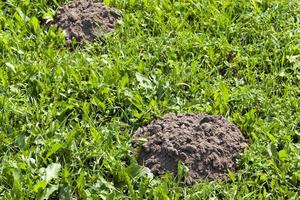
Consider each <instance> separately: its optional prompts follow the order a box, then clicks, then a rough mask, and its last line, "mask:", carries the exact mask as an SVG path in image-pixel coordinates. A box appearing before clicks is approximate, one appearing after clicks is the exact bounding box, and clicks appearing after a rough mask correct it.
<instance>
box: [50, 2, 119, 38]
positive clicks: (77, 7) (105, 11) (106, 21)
mask: <svg viewBox="0 0 300 200" xmlns="http://www.w3.org/2000/svg"><path fill="white" fill-rule="evenodd" d="M120 17H121V15H120V12H119V11H118V10H116V9H113V8H108V7H106V6H105V5H104V4H103V3H101V2H98V1H94V0H75V1H73V2H70V3H67V4H64V5H63V6H62V7H61V8H60V9H59V10H58V11H57V13H56V15H55V21H56V24H57V25H58V26H59V27H61V28H62V30H63V31H64V32H65V33H66V40H67V42H68V43H71V42H72V40H73V38H76V41H82V40H88V41H93V40H94V39H95V38H97V37H100V36H101V35H103V34H104V33H105V32H110V31H113V30H114V28H115V26H116V23H117V20H118V19H119V18H120Z"/></svg>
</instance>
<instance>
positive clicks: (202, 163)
mask: <svg viewBox="0 0 300 200" xmlns="http://www.w3.org/2000/svg"><path fill="white" fill-rule="evenodd" d="M141 137H146V138H147V142H145V143H144V144H143V145H142V148H141V152H140V154H139V156H138V162H139V164H141V165H144V166H146V167H148V168H149V169H150V170H151V171H152V172H153V173H154V174H156V175H161V174H163V173H164V172H165V171H166V170H168V171H170V172H173V173H174V174H176V173H177V163H178V161H179V160H181V161H182V162H183V163H185V165H187V166H188V168H189V172H188V177H187V184H192V183H195V182H198V181H201V180H222V179H224V178H225V177H226V176H227V173H228V169H230V170H232V171H236V170H237V164H236V160H237V159H238V158H239V157H240V154H241V153H242V152H243V151H244V150H245V149H246V147H247V141H246V139H245V138H244V137H243V135H242V133H241V132H240V130H239V129H238V127H237V126H236V125H234V124H233V123H230V122H228V121H227V120H226V119H225V118H223V117H219V116H210V115H207V114H180V115H175V114H169V115H166V116H165V117H163V118H162V119H157V120H154V121H152V122H151V123H150V124H149V125H147V126H145V127H142V128H139V129H138V130H137V131H136V132H135V133H134V139H135V140H139V139H141Z"/></svg>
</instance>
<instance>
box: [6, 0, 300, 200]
mask: <svg viewBox="0 0 300 200" xmlns="http://www.w3.org/2000/svg"><path fill="white" fill-rule="evenodd" d="M69 2H70V1H69V0H48V1H46V0H22V1H20V0H4V1H3V0H2V1H0V199H62V200H67V199H72V198H73V199H76V198H77V199H108V200H109V199H154V200H168V199H172V200H179V199H188V200H189V199H190V200H194V199H276V200H277V199H279V200H280V199H299V197H300V196H299V193H300V189H299V185H300V173H299V169H300V157H299V155H300V114H299V113H300V101H299V97H300V86H299V83H300V29H299V27H300V17H299V16H300V4H299V0H251V1H243V0H210V1H208V0H176V1H174V0H126V1H125V0H103V1H102V3H103V4H104V5H106V8H107V9H108V7H110V8H116V9H118V10H120V11H121V12H122V20H120V21H119V22H118V23H120V26H118V28H114V31H107V32H105V37H103V38H101V39H100V40H97V39H95V40H93V41H92V42H86V43H85V44H84V46H80V48H79V47H78V46H77V45H74V48H72V51H70V48H66V46H67V44H66V37H65V36H66V34H65V33H63V29H62V28H58V29H56V27H54V26H46V25H47V24H52V23H54V22H55V20H56V17H55V15H56V13H57V12H58V10H59V9H60V8H61V6H63V5H65V4H66V3H69ZM86 2H88V1H86ZM95 2H96V1H95ZM97 2H100V1H97ZM97 2H96V3H97ZM85 5H87V4H85ZM82 12H84V11H82ZM99 12H100V11H99ZM99 12H97V13H98V16H99V17H100V15H101V14H99ZM65 14H66V13H65ZM77 14H78V15H79V14H80V13H77ZM65 16H66V15H65ZM66 18H67V17H66ZM103 19H105V18H103ZM70 24H71V23H70ZM96 24H97V23H96ZM99 26H101V22H100V25H99ZM100 29H101V28H100ZM80 31H81V30H80ZM75 32H76V31H75ZM91 37H92V36H91ZM96 37H97V35H96ZM69 40H71V38H70V39H69ZM83 40H84V39H83ZM72 42H73V41H72ZM72 44H73V43H72ZM166 113H207V114H208V115H210V116H223V117H224V118H225V119H227V120H228V121H230V122H231V123H234V124H236V125H237V126H238V127H239V129H240V131H241V132H242V133H243V135H244V136H245V138H247V141H248V142H249V144H251V145H249V146H248V147H247V150H246V151H244V152H243V153H242V154H241V155H240V157H239V159H238V161H237V164H236V165H237V167H238V170H237V171H232V170H231V171H229V172H228V177H229V178H225V179H217V180H209V181H208V180H203V181H199V182H197V183H195V184H192V185H188V186H187V185H185V184H183V181H184V178H182V177H185V175H186V171H187V170H186V169H187V168H189V169H193V167H188V166H187V164H184V163H180V162H179V165H178V166H177V172H172V173H173V174H172V173H169V172H165V173H164V174H163V175H160V176H155V175H154V174H153V172H151V170H149V169H148V168H146V167H143V166H141V165H140V164H139V162H138V161H139V160H138V159H135V157H134V156H132V155H133V154H134V152H133V150H132V149H133V144H134V143H133V140H134V138H133V137H132V136H133V135H134V133H135V131H136V130H137V129H138V128H139V127H145V126H147V124H148V123H149V122H150V123H151V120H153V119H159V118H160V117H163V116H165V114H166ZM177 137H179V136H177ZM146 142H147V141H146ZM145 144H146V143H145ZM174 145H175V144H174ZM197 151H198V149H197ZM225 155H226V154H225ZM186 167H187V168H186ZM150 168H151V167H150ZM176 173H177V174H176ZM174 175H175V176H174ZM187 175H188V174H187Z"/></svg>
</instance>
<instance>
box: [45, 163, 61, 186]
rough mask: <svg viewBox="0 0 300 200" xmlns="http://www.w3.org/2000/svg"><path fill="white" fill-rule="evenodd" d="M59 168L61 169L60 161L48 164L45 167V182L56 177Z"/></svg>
mask: <svg viewBox="0 0 300 200" xmlns="http://www.w3.org/2000/svg"><path fill="white" fill-rule="evenodd" d="M60 169H61V164H60V163H52V164H50V165H48V167H47V168H46V171H45V173H46V175H45V180H46V181H47V182H49V181H51V180H52V179H53V178H57V177H58V173H59V171H60Z"/></svg>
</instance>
